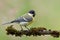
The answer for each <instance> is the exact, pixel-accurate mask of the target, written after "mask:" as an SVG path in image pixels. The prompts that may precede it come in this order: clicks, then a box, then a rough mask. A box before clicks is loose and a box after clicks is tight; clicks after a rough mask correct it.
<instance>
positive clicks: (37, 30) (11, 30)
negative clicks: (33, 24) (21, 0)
mask: <svg viewBox="0 0 60 40" xmlns="http://www.w3.org/2000/svg"><path fill="white" fill-rule="evenodd" d="M12 26H13V25H11V26H10V27H7V29H6V31H7V35H9V34H11V35H15V36H20V37H21V36H22V35H26V36H31V35H33V36H41V35H43V36H44V35H51V36H53V37H59V35H60V32H59V31H55V30H53V31H52V30H50V29H49V30H47V29H46V28H44V27H38V28H30V29H29V30H23V31H22V30H20V31H18V30H16V29H14V28H13V27H12Z"/></svg>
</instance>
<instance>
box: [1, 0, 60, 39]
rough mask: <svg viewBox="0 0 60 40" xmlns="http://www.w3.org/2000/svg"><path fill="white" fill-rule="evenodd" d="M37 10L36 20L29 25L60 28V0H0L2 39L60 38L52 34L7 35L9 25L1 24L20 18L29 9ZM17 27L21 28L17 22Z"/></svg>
mask: <svg viewBox="0 0 60 40" xmlns="http://www.w3.org/2000/svg"><path fill="white" fill-rule="evenodd" d="M31 9H33V10H35V11H36V17H35V20H34V22H33V23H32V24H31V25H29V26H28V28H31V27H45V28H47V29H52V30H60V0H0V40H60V37H59V38H54V37H52V36H37V37H33V36H30V37H29V36H25V35H24V36H22V37H15V36H11V35H6V30H5V29H6V28H7V26H9V25H1V24H2V23H4V22H8V21H11V20H14V19H16V18H18V17H19V16H21V15H23V14H25V13H26V12H28V11H29V10H31ZM15 28H17V29H18V28H19V26H18V25H17V24H16V25H15Z"/></svg>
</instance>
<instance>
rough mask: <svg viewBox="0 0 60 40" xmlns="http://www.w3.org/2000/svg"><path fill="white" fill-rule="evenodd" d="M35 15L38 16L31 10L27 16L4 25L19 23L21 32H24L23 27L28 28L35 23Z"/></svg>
mask: <svg viewBox="0 0 60 40" xmlns="http://www.w3.org/2000/svg"><path fill="white" fill-rule="evenodd" d="M35 15H36V13H35V11H34V10H30V11H28V12H27V13H26V14H24V15H22V16H20V17H18V18H17V19H15V20H13V21H10V22H7V23H4V24H3V25H5V24H11V23H18V24H19V25H20V27H21V30H23V28H22V27H23V26H24V27H25V28H27V26H28V25H30V24H31V23H32V22H33V21H34V17H35ZM27 29H28V30H29V28H27Z"/></svg>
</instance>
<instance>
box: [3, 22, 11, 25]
mask: <svg viewBox="0 0 60 40" xmlns="http://www.w3.org/2000/svg"><path fill="white" fill-rule="evenodd" d="M6 24H11V22H7V23H3V24H2V25H6Z"/></svg>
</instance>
